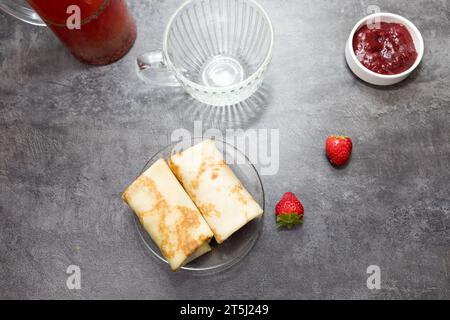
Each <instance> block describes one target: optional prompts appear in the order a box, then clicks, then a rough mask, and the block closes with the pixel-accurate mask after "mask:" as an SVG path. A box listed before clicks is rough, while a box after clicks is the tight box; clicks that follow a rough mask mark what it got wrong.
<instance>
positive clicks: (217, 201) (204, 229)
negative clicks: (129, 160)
mask: <svg viewBox="0 0 450 320" xmlns="http://www.w3.org/2000/svg"><path fill="white" fill-rule="evenodd" d="M122 198H123V200H124V201H125V202H126V203H127V204H128V205H129V206H130V208H131V209H132V210H133V211H134V212H135V213H136V215H137V216H138V218H139V221H140V222H141V223H142V225H143V226H144V228H145V230H146V231H147V232H148V233H149V235H150V237H151V238H152V240H153V241H154V242H155V243H156V245H157V246H158V247H159V249H160V250H161V253H162V254H163V256H164V257H165V258H166V259H167V261H168V262H169V264H170V267H171V268H172V270H177V269H179V268H180V267H182V266H183V265H185V264H186V263H188V262H190V261H192V260H193V259H195V258H197V257H199V256H201V255H203V254H204V253H206V252H208V251H210V250H211V247H210V246H209V242H210V240H211V238H212V237H213V236H214V238H215V239H216V241H217V243H222V242H223V241H225V240H226V239H227V238H228V237H230V236H231V235H232V234H233V233H234V232H236V231H237V230H239V229H240V228H242V227H243V226H244V225H245V224H247V222H249V221H250V220H252V219H254V218H256V217H259V216H260V215H261V214H262V213H263V210H262V209H261V207H260V206H259V205H258V203H256V201H255V200H254V199H253V198H252V196H251V195H250V194H249V193H248V192H247V190H246V189H245V188H244V186H243V185H242V183H241V182H240V181H239V179H238V178H237V177H236V176H235V175H234V173H233V172H232V171H231V169H230V167H229V166H228V165H227V164H226V162H225V161H224V159H223V157H222V154H221V153H220V152H219V150H218V149H217V148H216V146H215V143H214V141H212V140H205V141H203V142H201V143H199V144H197V145H195V146H193V147H191V148H189V149H187V150H185V151H183V152H180V153H176V154H174V155H173V156H171V157H170V158H169V159H168V163H166V162H165V161H164V160H163V159H159V160H158V161H156V162H155V163H154V164H153V165H152V166H151V167H150V168H148V169H147V170H146V171H145V172H144V173H143V174H142V175H140V176H139V177H138V178H137V179H136V180H135V181H134V182H133V183H131V185H130V186H128V188H127V189H126V190H125V192H124V193H123V195H122Z"/></svg>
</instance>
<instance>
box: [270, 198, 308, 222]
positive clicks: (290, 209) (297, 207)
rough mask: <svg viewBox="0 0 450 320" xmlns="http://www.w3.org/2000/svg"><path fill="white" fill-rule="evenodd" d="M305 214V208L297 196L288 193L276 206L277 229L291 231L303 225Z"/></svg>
mask: <svg viewBox="0 0 450 320" xmlns="http://www.w3.org/2000/svg"><path fill="white" fill-rule="evenodd" d="M303 213H304V209H303V206H302V204H301V202H300V201H299V200H298V199H297V197H296V196H295V194H293V193H292V192H286V193H285V194H284V195H283V197H281V199H280V201H278V203H277V205H276V206H275V215H276V218H277V227H287V228H288V229H291V228H292V227H293V226H295V225H296V224H301V223H303Z"/></svg>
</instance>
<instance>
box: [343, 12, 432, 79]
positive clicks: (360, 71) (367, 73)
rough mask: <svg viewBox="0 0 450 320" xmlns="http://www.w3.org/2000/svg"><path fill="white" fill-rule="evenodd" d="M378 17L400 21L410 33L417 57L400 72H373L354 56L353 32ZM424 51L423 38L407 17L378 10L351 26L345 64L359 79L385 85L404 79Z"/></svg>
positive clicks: (387, 20)
mask: <svg viewBox="0 0 450 320" xmlns="http://www.w3.org/2000/svg"><path fill="white" fill-rule="evenodd" d="M378 18H379V19H380V22H396V23H401V24H402V25H404V26H405V27H406V29H407V30H408V31H409V33H410V34H411V37H412V39H413V42H414V45H415V47H416V51H417V58H416V61H415V62H414V64H413V65H412V66H411V67H410V68H409V69H408V70H405V71H403V72H401V73H398V74H394V75H385V74H379V73H376V72H373V71H371V70H369V69H367V68H366V67H365V66H364V65H363V64H362V63H361V62H359V61H358V59H357V58H356V55H355V52H354V51H353V36H354V35H355V32H356V31H358V30H359V28H361V27H362V26H363V25H364V24H365V23H367V21H368V20H371V21H374V19H378ZM423 51H424V45H423V38H422V35H421V34H420V31H419V30H418V29H417V28H416V26H415V25H414V24H412V22H411V21H409V20H408V19H405V18H403V17H402V16H399V15H397V14H393V13H385V12H379V13H374V14H371V15H368V16H367V17H364V18H363V19H361V20H359V21H358V23H357V24H356V25H355V26H354V27H353V30H352V32H350V35H349V37H348V40H347V43H346V44H345V59H346V60H347V64H348V66H349V68H350V69H351V70H352V71H353V73H354V74H355V75H356V76H357V77H359V78H360V79H362V80H364V81H366V82H368V83H371V84H375V85H379V86H387V85H391V84H395V83H398V82H400V81H402V80H404V79H405V78H406V77H407V76H409V75H410V74H411V72H412V71H413V70H414V69H415V68H416V67H417V66H418V65H419V63H420V61H421V60H422V56H423Z"/></svg>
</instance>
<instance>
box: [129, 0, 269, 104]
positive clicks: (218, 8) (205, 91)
mask: <svg viewBox="0 0 450 320" xmlns="http://www.w3.org/2000/svg"><path fill="white" fill-rule="evenodd" d="M273 38H274V36H273V28H272V23H271V21H270V19H269V16H268V15H267V13H266V11H265V10H264V9H263V8H262V7H261V6H260V5H259V4H258V3H257V2H256V1H254V0H189V1H187V2H186V3H184V4H183V5H182V6H181V7H180V8H179V9H178V10H177V11H176V12H175V13H174V15H173V16H172V18H171V19H170V21H169V24H168V25H167V27H166V30H165V33H164V38H163V48H162V50H156V51H150V52H147V53H144V54H142V55H140V56H139V57H138V58H137V65H138V75H139V76H140V78H142V79H144V80H145V81H147V82H149V83H151V84H154V85H160V86H182V87H183V88H184V90H185V91H186V92H187V93H188V94H190V95H191V96H192V97H193V98H194V99H197V100H199V101H201V102H203V103H205V104H209V105H214V106H226V105H233V104H236V103H239V102H241V101H243V100H245V99H247V98H248V97H250V96H251V95H252V94H253V93H255V91H256V90H258V88H259V87H260V85H261V83H262V82H263V79H264V75H265V73H266V70H267V67H268V65H269V63H270V60H271V57H272V48H273V41H274V39H273Z"/></svg>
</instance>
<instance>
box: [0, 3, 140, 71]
mask: <svg viewBox="0 0 450 320" xmlns="http://www.w3.org/2000/svg"><path fill="white" fill-rule="evenodd" d="M0 10H2V11H4V12H6V13H8V14H10V15H12V16H14V17H16V18H17V19H20V20H22V21H25V22H28V23H30V24H33V25H38V26H45V25H47V26H48V27H49V28H50V29H51V30H52V31H53V32H54V33H55V34H56V36H57V37H58V38H59V39H60V40H61V41H62V42H63V43H64V44H65V46H66V47H67V48H69V50H70V51H71V52H72V54H73V55H74V56H75V57H76V58H78V59H79V60H81V61H83V62H85V63H88V64H93V65H106V64H109V63H112V62H114V61H116V60H119V59H120V58H122V57H123V56H124V55H125V54H126V53H127V52H128V51H129V50H130V48H131V47H132V46H133V43H134V41H135V39H136V23H135V20H134V18H133V16H132V15H131V13H130V11H129V10H128V7H127V3H126V1H125V0H27V1H25V0H0Z"/></svg>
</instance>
